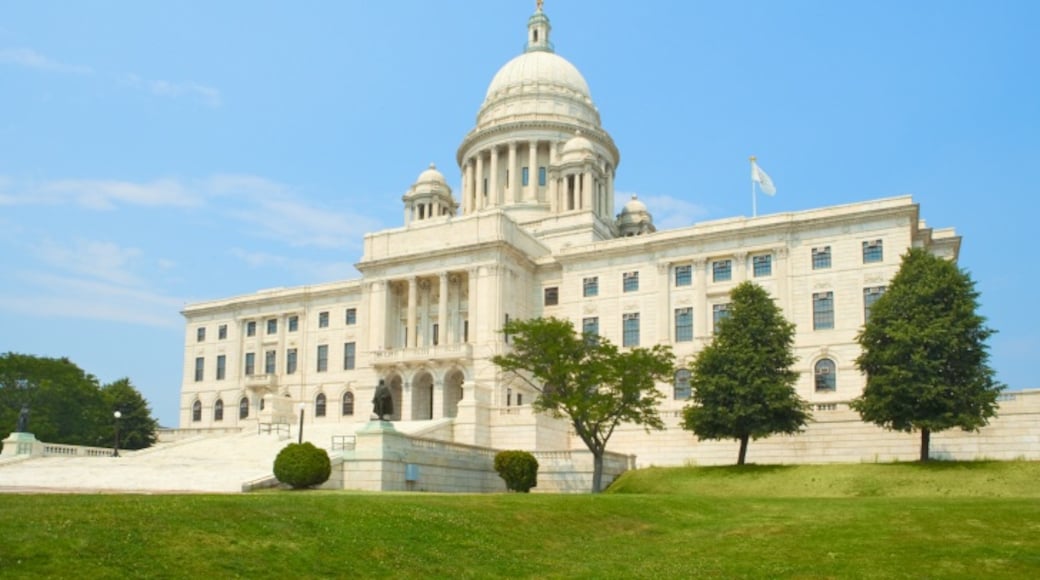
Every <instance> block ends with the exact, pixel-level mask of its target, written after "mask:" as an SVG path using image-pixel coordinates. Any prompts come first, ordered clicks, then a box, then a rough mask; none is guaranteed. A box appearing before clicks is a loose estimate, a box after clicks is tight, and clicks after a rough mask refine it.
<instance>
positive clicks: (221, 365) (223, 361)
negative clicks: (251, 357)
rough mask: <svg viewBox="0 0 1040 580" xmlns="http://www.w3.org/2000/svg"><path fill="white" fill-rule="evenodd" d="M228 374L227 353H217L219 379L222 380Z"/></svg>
mask: <svg viewBox="0 0 1040 580" xmlns="http://www.w3.org/2000/svg"><path fill="white" fill-rule="evenodd" d="M226 376H227V355H224V354H218V355H217V380H218V381H222V380H224V378H225V377H226Z"/></svg>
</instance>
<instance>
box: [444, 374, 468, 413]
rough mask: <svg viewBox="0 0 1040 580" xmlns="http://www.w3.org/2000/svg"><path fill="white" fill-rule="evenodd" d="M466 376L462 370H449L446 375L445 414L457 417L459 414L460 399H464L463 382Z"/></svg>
mask: <svg viewBox="0 0 1040 580" xmlns="http://www.w3.org/2000/svg"><path fill="white" fill-rule="evenodd" d="M465 380H466V377H465V376H464V375H463V374H462V371H460V370H457V369H456V370H452V371H448V374H446V375H444V416H445V417H452V418H454V417H457V416H458V415H459V401H461V400H462V396H463V392H462V383H463V382H464V381H465Z"/></svg>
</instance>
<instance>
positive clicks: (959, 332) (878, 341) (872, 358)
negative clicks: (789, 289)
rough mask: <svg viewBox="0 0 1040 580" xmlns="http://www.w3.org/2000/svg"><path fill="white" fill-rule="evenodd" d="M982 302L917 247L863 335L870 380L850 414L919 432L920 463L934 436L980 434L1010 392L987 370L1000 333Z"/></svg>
mask: <svg viewBox="0 0 1040 580" xmlns="http://www.w3.org/2000/svg"><path fill="white" fill-rule="evenodd" d="M978 297H979V293H978V292H977V291H976V290H975V283H974V282H973V281H972V280H971V277H970V276H969V275H968V274H967V273H965V272H964V271H962V270H961V269H960V268H958V267H957V266H956V265H955V264H954V263H953V262H951V261H949V260H946V259H943V258H940V257H938V256H935V255H932V254H931V253H930V252H928V251H927V250H924V249H920V248H913V249H911V250H910V251H909V252H907V253H906V254H905V255H904V256H903V263H902V264H901V265H900V267H899V271H898V272H897V273H896V275H895V277H894V278H892V282H891V283H890V284H889V287H888V289H887V291H886V292H885V293H884V294H883V295H882V296H881V298H879V299H878V300H877V302H875V303H874V305H873V306H872V307H871V311H870V319H869V320H868V321H867V323H866V324H865V325H864V327H863V330H862V331H860V333H859V335H858V336H857V340H858V341H859V344H860V346H861V347H862V349H863V351H862V353H861V354H860V356H859V357H858V358H857V359H856V364H857V366H859V368H860V370H861V371H863V373H864V374H866V379H867V380H866V387H865V388H864V389H863V394H862V395H861V396H860V397H858V398H857V399H855V400H853V401H852V403H851V407H852V408H853V409H855V410H856V411H858V412H859V414H860V417H862V418H863V420H864V421H869V422H872V423H875V424H877V425H880V426H882V427H886V428H888V429H893V430H897V431H904V432H907V433H910V432H912V431H914V430H919V431H920V432H921V454H920V459H921V461H927V460H928V458H929V449H928V448H929V444H930V438H931V434H932V433H933V432H938V431H943V430H945V429H950V428H951V427H960V428H961V429H964V430H965V431H971V430H976V429H978V428H979V427H981V426H983V425H985V424H986V423H987V422H988V419H989V418H990V417H993V416H994V415H996V408H997V395H998V394H999V393H1000V391H1001V390H1002V389H1003V388H1004V386H1003V385H1002V384H1000V383H997V382H996V381H995V380H994V376H993V369H991V368H990V367H989V366H988V364H987V361H988V359H989V353H988V351H987V348H988V347H987V345H986V339H988V338H989V337H990V336H991V335H992V334H993V332H994V331H993V330H992V329H990V328H987V327H986V325H985V319H984V318H983V317H981V316H979V315H978V313H977V312H976V311H977V309H978Z"/></svg>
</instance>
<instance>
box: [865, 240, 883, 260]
mask: <svg viewBox="0 0 1040 580" xmlns="http://www.w3.org/2000/svg"><path fill="white" fill-rule="evenodd" d="M884 249H885V247H884V246H883V245H882V242H881V240H873V241H869V242H863V263H864V264H870V263H872V262H881V261H883V260H884V259H885V252H884Z"/></svg>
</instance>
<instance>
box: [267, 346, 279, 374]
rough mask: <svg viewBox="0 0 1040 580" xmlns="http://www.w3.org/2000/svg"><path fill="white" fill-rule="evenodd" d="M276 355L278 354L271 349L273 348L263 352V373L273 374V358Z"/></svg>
mask: <svg viewBox="0 0 1040 580" xmlns="http://www.w3.org/2000/svg"><path fill="white" fill-rule="evenodd" d="M276 356H278V354H277V353H276V352H275V351H273V350H269V351H267V352H265V353H264V374H266V375H273V374H274V369H275V365H274V359H275V357H276Z"/></svg>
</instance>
